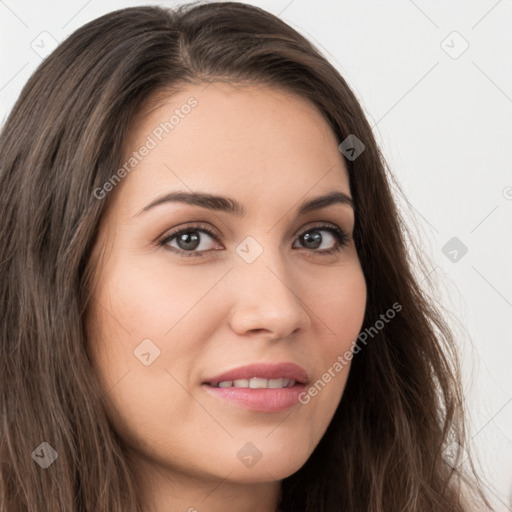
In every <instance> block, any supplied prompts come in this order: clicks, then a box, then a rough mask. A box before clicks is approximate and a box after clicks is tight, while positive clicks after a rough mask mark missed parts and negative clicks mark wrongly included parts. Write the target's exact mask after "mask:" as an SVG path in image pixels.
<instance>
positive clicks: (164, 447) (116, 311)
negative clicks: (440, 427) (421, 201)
mask: <svg viewBox="0 0 512 512" xmlns="http://www.w3.org/2000/svg"><path fill="white" fill-rule="evenodd" d="M191 97H193V98H194V99H195V100H189V98H191ZM187 101H188V102H187ZM187 105H188V107H187ZM173 115H174V118H172V120H171V121H170V119H171V117H172V116H173ZM165 123H167V124H165ZM171 123H172V124H171ZM143 146H145V147H146V150H144V149H142V147H143ZM134 152H137V155H138V156H137V155H136V156H133V153H134ZM130 157H133V160H132V161H131V164H132V165H133V164H135V165H133V167H132V168H130V167H129V166H127V168H130V171H129V172H126V175H125V177H124V178H123V179H122V180H121V182H120V183H119V184H117V186H116V187H115V189H114V190H113V192H112V193H113V197H112V200H113V202H112V203H111V205H110V207H109V209H108V211H107V214H106V216H105V217H104V219H103V221H102V224H101V226H100V233H99V238H98V240H97V243H96V246H95V248H94V253H93V256H94V257H97V256H98V255H99V254H100V252H101V251H102V250H104V251H105V253H104V259H102V260H101V262H100V267H99V269H98V275H97V278H96V280H95V284H94V288H93V290H92V295H93V300H91V303H90V309H89V311H88V317H87V322H88V332H89V344H90V351H91V354H92V356H93V360H94V362H95V364H96V366H97V368H98V370H99V374H100V376H101V381H102V385H103V387H104V389H105V393H106V395H105V400H104V401H105V404H106V405H107V408H108V411H109V415H110V417H111V418H112V421H113V423H114V425H115V428H116V430H117V431H118V432H119V434H120V436H121V437H122V438H123V439H124V440H125V442H126V444H127V445H128V447H129V448H130V450H131V452H132V455H133V457H134V458H135V459H137V460H138V461H139V463H140V467H143V466H144V467H146V468H147V467H153V468H158V471H159V472H160V473H161V472H162V471H163V472H168V473H169V474H174V475H181V476H188V477H193V478H197V479H199V480H201V481H205V480H209V479H211V480H215V481H217V482H218V481H219V479H225V478H226V477H227V475H229V478H228V479H229V480H231V481H238V482H246V483H248V482H269V481H273V480H280V479H283V478H285V477H287V476H289V475H291V474H292V473H294V472H295V471H297V470H298V469H299V468H300V467H301V466H302V465H303V464H304V463H305V462H306V460H307V459H308V457H309V456H310V455H311V453H312V452H313V450H314V448H315V447H316V445H317V444H318V442H319V441H320V439H321V437H322V436H323V434H324V432H325V431H326V429H327V426H328V425H329V422H330V421H331V419H332V417H333V414H334V412H335V410H336V408H337V406H338V404H339V402H340V399H341V396H342V393H343V389H344V387H345V383H346V380H347V376H348V371H349V366H348V365H347V366H345V367H344V368H343V370H341V371H333V370H332V369H333V367H334V366H335V363H336V361H338V356H342V355H343V354H344V353H345V352H346V351H347V350H349V349H351V347H352V342H353V341H354V340H355V338H356V337H357V335H358V333H359V330H360V328H361V326H362V322H363V315H364V309H365V302H366V286H365V280H364V277H363V273H362V270H361V266H360V263H359V259H358V255H357V252H356V249H355V246H354V243H353V240H352V239H351V234H352V231H353V227H354V211H353V209H352V207H351V206H350V204H348V202H347V201H344V200H343V198H342V197H343V196H342V195H343V194H345V195H346V196H349V197H350V187H349V181H348V175H347V171H346V168H345V165H344V161H343V157H342V155H341V153H340V152H339V150H338V144H337V141H336V138H335V136H334V134H333V133H332V131H331V129H330V127H329V126H328V124H327V123H326V122H325V121H324V119H323V118H322V116H321V115H320V114H319V113H318V112H317V111H316V110H315V108H314V107H313V106H312V105H311V104H309V103H308V102H306V101H305V100H303V99H300V98H298V97H295V96H292V95H290V94H288V93H285V92H283V91H280V90H276V89H273V88H269V87H257V86H245V87H239V86H238V87H233V86H232V85H227V84H221V83H214V84H211V85H209V86H207V87H205V86H204V85H201V86H188V87H187V89H186V90H184V91H182V92H180V93H179V94H176V95H175V96H173V97H172V99H170V100H167V101H166V102H161V103H160V104H159V106H157V107H154V108H153V109H150V110H146V111H145V112H143V113H141V114H140V115H139V116H138V117H137V119H136V120H135V121H134V123H133V126H132V130H131V132H130V136H129V138H128V140H127V141H126V160H127V161H128V160H129V159H130ZM123 174H124V173H122V172H121V173H120V175H121V176H122V175H123ZM117 181H119V180H117ZM117 181H113V182H114V183H117ZM108 188H110V187H109V185H107V186H106V187H105V189H108ZM177 192H181V193H183V194H192V193H194V194H207V195H211V196H222V197H224V198H230V199H223V200H222V201H221V200H212V199H208V200H207V199H202V200H201V203H202V205H198V204H189V203H187V202H183V201H178V200H170V198H169V197H168V198H167V199H169V200H165V197H166V196H167V195H169V194H175V193H177ZM333 192H337V193H339V194H340V197H341V200H337V201H332V202H330V203H329V204H328V205H324V206H323V207H319V208H313V207H310V208H307V210H306V211H301V209H302V207H303V206H304V205H305V204H307V203H308V202H309V201H311V200H312V199H315V198H318V197H320V196H325V195H327V194H332V193H333ZM97 195H98V197H101V193H100V192H98V193H97ZM98 200H101V199H98ZM155 201H156V204H155ZM231 201H232V202H231ZM235 201H236V203H237V204H238V205H240V207H242V208H243V210H244V214H243V215H241V214H240V212H239V211H232V209H231V208H227V205H232V204H233V203H234V202H235ZM313 206H314V205H313ZM320 206H322V205H320ZM324 225H326V226H327V227H324ZM330 228H333V229H337V228H339V229H340V230H341V231H342V232H345V233H346V234H347V239H348V240H347V241H346V243H345V244H344V243H343V238H341V239H339V240H338V238H337V235H336V234H335V233H336V232H335V231H331V230H330ZM173 230H179V231H181V230H185V232H182V233H181V235H171V232H172V231H173ZM187 230H188V232H187ZM208 231H210V232H211V234H209V232H208ZM331 249H332V251H331V252H330V253H327V252H325V251H327V250H331ZM93 261H94V260H93ZM277 363H293V364H295V365H298V366H299V367H301V368H302V369H303V371H304V372H303V373H305V375H306V377H305V376H304V375H302V377H300V378H301V379H302V380H303V381H304V380H305V378H307V383H305V384H300V383H297V384H296V385H295V386H294V387H293V388H288V389H287V390H283V389H279V388H281V387H282V386H284V385H286V381H280V380H279V378H280V375H281V374H282V377H287V378H293V376H294V375H296V376H297V377H299V374H297V373H295V372H293V371H292V373H291V374H289V373H287V369H286V368H285V367H284V366H283V367H279V366H275V365H276V364H277ZM252 364H263V365H273V366H271V367H270V368H263V367H260V368H259V369H258V368H256V369H255V368H253V369H251V370H249V373H251V372H252V373H253V374H254V375H247V374H242V379H241V380H242V382H238V383H235V384H238V386H239V387H237V388H236V389H235V388H233V389H230V390H227V389H226V388H224V387H218V388H213V386H212V385H208V384H206V383H208V382H210V383H214V381H215V379H214V377H216V376H218V375H221V374H223V373H225V372H228V371H231V370H235V369H238V368H240V367H244V366H246V365H252ZM349 364H350V363H349ZM289 369H290V368H288V370H289ZM329 369H331V378H330V379H329V380H328V381H327V380H326V379H325V378H324V380H323V381H322V375H323V374H325V373H326V372H329ZM273 370H275V371H274V373H272V371H273ZM292 370H293V368H292ZM267 371H269V372H270V373H266V372H267ZM244 376H245V377H246V378H247V380H248V381H250V383H249V382H247V380H246V382H244V378H243V377H244ZM235 377H237V376H236V375H235ZM251 377H258V379H252V378H251ZM263 377H267V378H272V380H271V381H270V383H269V381H264V380H261V379H262V378H263ZM225 380H230V379H225ZM234 380H240V379H236V378H235V379H234ZM296 380H299V379H296ZM319 380H321V381H322V385H321V386H318V389H320V391H317V393H316V395H315V396H311V395H308V396H309V400H306V399H305V398H304V397H305V396H306V395H305V393H304V392H307V390H308V388H311V386H313V385H314V384H315V382H317V381H319ZM269 384H270V386H271V388H270V389H264V390H262V389H254V388H251V387H249V389H247V385H253V386H262V385H263V386H267V385H269ZM224 385H228V384H223V385H222V386H224ZM288 385H289V383H288ZM240 387H242V388H245V390H244V389H240ZM300 392H303V393H302V394H301V395H300V396H301V397H302V402H301V401H299V399H298V396H299V393H300ZM228 395H229V396H231V399H228V398H227V396H228ZM244 397H245V399H246V401H244Z"/></svg>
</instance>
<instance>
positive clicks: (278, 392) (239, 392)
mask: <svg viewBox="0 0 512 512" xmlns="http://www.w3.org/2000/svg"><path fill="white" fill-rule="evenodd" d="M203 387H204V388H205V389H206V391H207V392H208V393H212V394H213V395H215V396H216V397H218V398H222V399H224V400H228V401H230V402H233V403H235V404H236V405H238V406H240V407H243V408H244V409H250V410H252V411H258V412H279V411H284V410H285V409H288V408H290V407H293V406H294V405H297V404H298V403H299V395H300V394H301V393H302V392H303V391H304V389H305V387H306V386H305V385H304V384H295V385H294V386H292V387H291V388H275V389H271V388H263V389H261V388H260V389H258V388H255V389H253V388H233V387H231V388H218V387H215V386H210V385H208V384H203Z"/></svg>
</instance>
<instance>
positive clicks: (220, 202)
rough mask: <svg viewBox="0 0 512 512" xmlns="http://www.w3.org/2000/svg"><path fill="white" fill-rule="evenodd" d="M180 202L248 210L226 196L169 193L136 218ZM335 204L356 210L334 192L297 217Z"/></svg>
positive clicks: (239, 213) (224, 209)
mask: <svg viewBox="0 0 512 512" xmlns="http://www.w3.org/2000/svg"><path fill="white" fill-rule="evenodd" d="M171 202H179V203H185V204H190V205H194V206H200V207H201V208H207V209H209V210H215V211H222V212H227V213H231V214H233V215H237V216H238V217H243V216H245V215H246V213H247V210H246V209H245V207H244V205H243V204H241V203H239V202H238V201H237V200H236V199H231V198H229V197H224V196H216V195H212V194H205V193H200V192H169V193H168V194H165V195H163V196H160V197H158V198H156V199H155V200H154V201H152V202H151V203H149V204H148V205H147V206H145V207H144V208H142V210H140V211H139V212H138V213H136V214H135V215H134V216H135V217H136V216H138V215H141V214H142V213H144V212H147V211H148V210H151V209H152V208H155V207H156V206H159V205H161V204H164V203H171ZM333 204H343V205H347V206H350V207H351V208H352V209H354V203H353V201H352V198H351V197H350V196H349V195H348V194H346V193H345V192H341V191H338V190H333V191H332V192H329V193H328V194H325V195H322V196H319V197H315V198H313V199H310V200H308V201H305V202H304V203H302V205H301V206H300V207H299V208H298V210H297V215H304V214H306V213H309V212H311V211H313V210H320V209H322V208H326V207H328V206H331V205H333Z"/></svg>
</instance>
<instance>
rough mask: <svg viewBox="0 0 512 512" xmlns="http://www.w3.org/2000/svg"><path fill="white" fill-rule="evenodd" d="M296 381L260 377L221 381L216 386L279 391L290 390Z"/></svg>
mask: <svg viewBox="0 0 512 512" xmlns="http://www.w3.org/2000/svg"><path fill="white" fill-rule="evenodd" d="M295 384H296V381H295V380H293V379H282V378H281V379H262V378H260V377H252V378H250V379H237V380H234V381H233V380H223V381H222V382H219V383H218V384H217V387H219V388H231V387H234V388H251V389H265V388H267V389H279V388H291V387H292V386H295Z"/></svg>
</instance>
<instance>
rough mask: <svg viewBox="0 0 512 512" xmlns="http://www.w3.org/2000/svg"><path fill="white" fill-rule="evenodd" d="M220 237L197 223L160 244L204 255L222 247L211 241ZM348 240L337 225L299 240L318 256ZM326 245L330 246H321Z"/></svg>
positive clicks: (320, 228)
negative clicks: (214, 244) (217, 246)
mask: <svg viewBox="0 0 512 512" xmlns="http://www.w3.org/2000/svg"><path fill="white" fill-rule="evenodd" d="M322 233H324V234H322ZM326 234H327V235H326ZM220 238H221V235H220V234H218V233H216V232H214V231H213V230H211V229H210V228H209V227H207V226H205V225H203V224H194V225H190V226H187V227H185V228H182V229H175V230H173V231H171V232H170V233H167V234H166V235H165V236H164V238H163V239H162V240H161V241H160V242H158V244H159V245H160V246H163V247H168V248H170V249H171V250H172V251H173V252H175V253H177V254H178V255H179V256H202V255H203V253H205V252H209V251H211V250H219V248H217V249H215V248H212V242H217V243H218V242H219V239H220ZM349 240H350V237H349V235H348V234H347V233H346V232H345V231H343V230H342V229H340V228H339V227H338V226H336V225H334V224H328V225H327V224H322V225H320V226H312V227H309V228H308V229H307V230H306V231H303V232H302V233H301V234H300V235H299V237H298V239H297V241H298V242H300V243H301V244H302V245H303V247H304V248H305V249H308V250H310V251H311V252H313V253H316V254H319V255H324V254H325V255H327V254H332V253H334V252H337V251H340V250H341V248H342V247H343V246H346V245H348V242H349ZM325 245H327V247H322V246H325ZM220 248H222V246H220Z"/></svg>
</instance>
